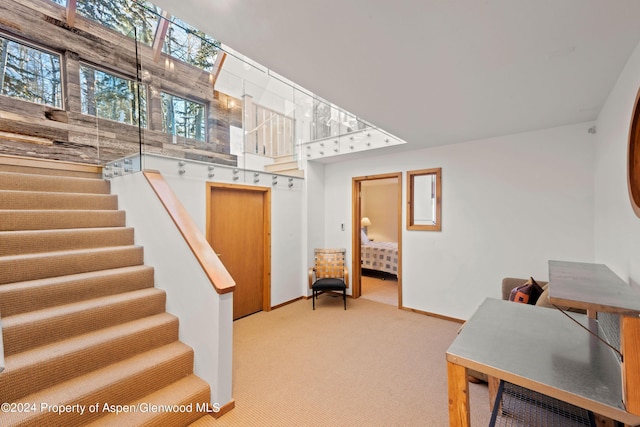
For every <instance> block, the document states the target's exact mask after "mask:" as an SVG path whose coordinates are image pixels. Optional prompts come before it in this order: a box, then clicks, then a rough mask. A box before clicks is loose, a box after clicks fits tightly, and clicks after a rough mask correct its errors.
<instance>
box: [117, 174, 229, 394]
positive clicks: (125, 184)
mask: <svg viewBox="0 0 640 427" xmlns="http://www.w3.org/2000/svg"><path fill="white" fill-rule="evenodd" d="M111 189H112V191H113V193H114V194H117V195H118V205H119V208H120V209H123V210H125V211H126V218H127V225H128V226H133V227H135V243H136V244H137V245H142V246H144V261H145V264H148V265H150V266H152V267H153V268H154V277H155V286H156V287H157V288H158V289H163V290H164V291H165V292H166V295H167V304H166V305H167V312H169V313H171V314H173V315H175V316H177V317H178V318H179V320H180V323H179V337H180V340H181V341H182V342H184V343H185V344H187V345H189V346H191V347H192V348H193V349H194V372H195V374H196V375H198V376H200V377H201V378H202V379H204V380H205V381H207V382H208V383H209V385H210V386H211V403H212V404H216V403H217V404H218V406H220V405H225V404H227V403H229V402H230V401H231V399H232V394H231V393H232V383H231V380H232V379H231V375H232V343H233V342H232V337H233V294H232V293H227V294H223V295H218V294H217V293H216V291H215V289H213V286H212V285H211V282H210V281H209V279H208V278H207V277H206V275H205V273H204V271H203V270H202V267H201V266H200V264H199V263H198V261H197V260H196V258H195V256H194V255H193V253H192V252H191V250H190V249H189V247H188V245H187V243H186V242H185V240H184V238H183V237H182V235H181V234H180V232H179V231H178V229H177V228H176V227H175V225H174V224H173V222H172V220H171V218H170V217H169V214H168V213H167V212H166V210H165V209H164V207H163V206H162V204H161V203H160V200H159V199H158V197H157V196H156V195H155V193H154V192H153V190H152V189H151V186H150V185H149V184H148V183H147V181H146V179H145V178H144V176H142V174H141V173H137V174H134V175H126V176H123V177H118V178H114V179H112V180H111ZM186 290H188V292H186ZM207 325H217V327H209V326H207Z"/></svg>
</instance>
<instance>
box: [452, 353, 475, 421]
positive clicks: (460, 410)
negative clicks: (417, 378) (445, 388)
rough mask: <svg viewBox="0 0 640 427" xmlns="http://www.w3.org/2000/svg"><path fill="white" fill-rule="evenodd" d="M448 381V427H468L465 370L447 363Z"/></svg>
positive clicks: (467, 393)
mask: <svg viewBox="0 0 640 427" xmlns="http://www.w3.org/2000/svg"><path fill="white" fill-rule="evenodd" d="M447 378H448V380H449V425H450V426H451V427H469V426H470V425H471V417H470V414H469V382H468V381H467V368H465V367H464V366H461V365H457V364H455V363H452V362H449V361H447Z"/></svg>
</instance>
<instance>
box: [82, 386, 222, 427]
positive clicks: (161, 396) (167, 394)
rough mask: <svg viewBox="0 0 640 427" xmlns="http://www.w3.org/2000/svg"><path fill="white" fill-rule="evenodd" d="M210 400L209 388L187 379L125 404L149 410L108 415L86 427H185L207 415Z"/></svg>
mask: <svg viewBox="0 0 640 427" xmlns="http://www.w3.org/2000/svg"><path fill="white" fill-rule="evenodd" d="M210 397H211V393H210V388H209V384H207V383H206V382H204V381H203V380H202V379H200V378H198V377H197V376H195V375H189V376H188V377H186V378H183V379H181V380H180V381H177V382H175V383H173V384H171V385H169V386H167V387H164V388H162V389H160V390H158V391H156V392H155V393H152V394H149V395H147V396H144V397H142V398H141V399H138V400H137V401H135V402H131V403H127V406H129V407H133V408H147V409H149V410H144V411H138V412H129V413H122V414H115V413H110V414H108V415H107V416H105V417H102V418H100V419H99V420H98V421H96V422H94V423H91V424H90V426H91V427H98V426H114V425H121V426H147V427H152V426H158V427H163V426H172V427H181V426H185V427H186V426H188V425H191V423H193V422H195V421H196V420H198V419H200V418H202V417H203V416H205V415H207V410H208V409H207V408H208V407H209V399H210ZM211 419H212V420H213V418H211Z"/></svg>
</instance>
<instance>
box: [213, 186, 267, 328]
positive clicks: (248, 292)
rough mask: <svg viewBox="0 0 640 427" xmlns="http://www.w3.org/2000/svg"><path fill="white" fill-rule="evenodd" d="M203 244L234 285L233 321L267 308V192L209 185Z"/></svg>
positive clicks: (265, 190) (241, 187) (264, 190)
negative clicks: (224, 269)
mask: <svg viewBox="0 0 640 427" xmlns="http://www.w3.org/2000/svg"><path fill="white" fill-rule="evenodd" d="M208 194H209V197H208V200H207V202H208V203H207V204H208V218H207V240H208V241H209V243H210V244H211V247H212V248H213V250H214V251H215V252H216V253H217V254H218V256H219V257H220V260H221V261H222V263H223V264H224V266H225V267H226V268H227V270H228V271H229V273H230V274H231V277H233V279H234V280H235V282H236V288H235V291H234V293H233V318H234V320H235V319H238V318H240V317H244V316H247V315H249V314H253V313H255V312H257V311H261V310H269V308H270V303H271V301H270V293H271V290H270V283H269V279H268V278H269V272H270V265H269V264H270V262H269V260H270V256H269V248H270V242H269V235H270V232H269V227H270V221H269V212H270V189H269V188H264V187H250V186H239V185H238V186H236V185H222V184H209V191H208Z"/></svg>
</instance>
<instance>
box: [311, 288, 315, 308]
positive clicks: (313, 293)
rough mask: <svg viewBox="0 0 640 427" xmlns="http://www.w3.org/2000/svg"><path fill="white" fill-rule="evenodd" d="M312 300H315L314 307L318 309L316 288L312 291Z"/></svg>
mask: <svg viewBox="0 0 640 427" xmlns="http://www.w3.org/2000/svg"><path fill="white" fill-rule="evenodd" d="M311 301H313V309H314V310H315V309H316V291H315V289H314V290H313V291H311Z"/></svg>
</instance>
